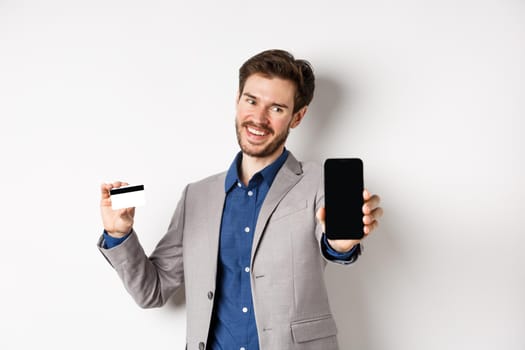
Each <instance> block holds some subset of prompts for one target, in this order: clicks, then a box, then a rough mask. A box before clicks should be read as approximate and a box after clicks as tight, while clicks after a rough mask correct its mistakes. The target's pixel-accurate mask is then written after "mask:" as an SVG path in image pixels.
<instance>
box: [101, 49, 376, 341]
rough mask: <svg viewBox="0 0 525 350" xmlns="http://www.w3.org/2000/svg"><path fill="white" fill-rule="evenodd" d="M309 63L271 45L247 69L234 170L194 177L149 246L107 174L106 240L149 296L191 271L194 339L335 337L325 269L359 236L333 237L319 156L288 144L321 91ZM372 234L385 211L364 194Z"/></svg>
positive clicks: (144, 302)
mask: <svg viewBox="0 0 525 350" xmlns="http://www.w3.org/2000/svg"><path fill="white" fill-rule="evenodd" d="M314 84H315V83H314V75H313V71H312V68H311V66H310V64H309V63H308V62H306V61H304V60H296V59H295V58H294V57H293V56H292V55H291V54H290V53H288V52H286V51H281V50H269V51H264V52H262V53H260V54H258V55H256V56H254V57H252V58H250V59H249V60H248V61H246V62H245V63H244V64H243V66H242V67H241V68H240V71H239V92H238V99H237V108H236V109H237V111H236V118H235V127H236V131H237V139H238V143H239V146H240V148H241V151H240V152H239V154H238V155H237V157H236V158H235V160H234V161H233V163H232V165H231V166H230V168H229V170H228V171H227V172H224V173H221V174H217V175H214V176H211V177H208V178H206V179H204V180H201V181H198V182H196V183H192V184H189V185H188V186H186V188H185V189H184V192H183V194H182V198H181V199H180V201H179V203H178V205H177V208H176V210H175V213H174V215H173V218H172V220H171V223H170V226H169V228H168V232H167V233H166V235H165V236H164V237H163V238H162V239H161V241H160V242H159V244H158V245H157V247H156V248H155V251H154V252H153V253H152V254H151V256H150V257H149V258H148V257H147V256H146V255H145V254H144V251H143V249H142V247H141V246H140V243H139V241H138V238H137V237H138V236H137V234H136V233H135V231H134V230H133V216H134V208H128V209H121V210H116V211H114V210H112V209H111V199H110V196H109V191H110V190H111V189H112V188H118V187H120V186H122V185H125V183H122V182H116V183H113V184H103V185H102V186H101V190H102V200H101V210H102V220H103V224H104V229H105V232H104V234H103V237H102V238H101V240H100V241H99V247H100V250H101V251H102V253H103V254H104V255H105V256H106V258H107V259H108V260H109V262H110V263H111V264H112V265H113V267H114V268H115V269H116V271H117V272H118V274H119V276H120V277H121V279H122V280H123V282H124V285H125V286H126V288H127V290H128V291H129V292H130V294H131V295H132V296H133V298H134V299H135V301H136V302H137V303H138V304H139V305H140V306H142V307H156V306H161V305H163V304H164V303H165V302H166V301H167V300H168V298H169V297H170V296H171V295H172V294H173V293H174V292H175V291H176V290H177V289H178V288H179V287H180V286H181V285H182V283H183V282H184V285H185V288H186V309H187V336H186V341H187V344H186V347H187V349H199V350H203V349H213V350H216V349H222V350H232V349H240V350H254V349H263V350H269V349H272V350H276V349H277V350H280V349H301V350H307V349H316V350H318V349H323V350H330V349H337V339H336V333H337V330H336V326H335V322H334V320H333V317H332V315H331V311H330V307H329V304H328V297H327V293H326V288H325V284H324V279H323V271H324V267H325V265H326V261H327V260H328V261H334V262H338V263H343V264H349V263H351V262H353V261H355V260H356V259H357V257H358V255H359V254H360V244H359V243H360V242H359V241H358V240H328V239H326V237H325V235H324V234H323V231H324V217H325V212H324V208H323V207H322V206H323V198H324V196H323V180H322V171H321V168H320V167H319V166H317V165H314V164H311V163H301V162H299V161H297V160H296V159H295V158H294V156H293V155H292V154H291V153H290V152H289V151H288V150H286V149H285V141H286V138H287V136H288V133H289V131H290V129H291V128H295V127H297V126H298V125H299V124H300V123H301V121H302V120H303V118H304V116H305V113H306V110H307V108H308V104H309V103H310V101H311V100H312V97H313V92H314ZM363 196H364V200H365V204H364V206H363V221H364V223H365V226H364V227H365V228H364V231H365V236H366V235H367V234H369V233H370V232H372V231H373V230H374V228H375V227H376V226H377V219H378V218H379V217H380V216H381V215H382V209H381V208H380V207H378V205H379V197H378V196H375V195H374V196H372V195H370V194H369V193H368V192H367V191H365V192H364V194H363Z"/></svg>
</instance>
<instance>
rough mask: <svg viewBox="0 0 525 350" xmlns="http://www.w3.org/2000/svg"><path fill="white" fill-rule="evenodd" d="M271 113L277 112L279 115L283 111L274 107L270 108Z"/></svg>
mask: <svg viewBox="0 0 525 350" xmlns="http://www.w3.org/2000/svg"><path fill="white" fill-rule="evenodd" d="M272 111H273V112H277V113H281V112H282V111H283V109H282V108H281V107H277V106H274V107H272Z"/></svg>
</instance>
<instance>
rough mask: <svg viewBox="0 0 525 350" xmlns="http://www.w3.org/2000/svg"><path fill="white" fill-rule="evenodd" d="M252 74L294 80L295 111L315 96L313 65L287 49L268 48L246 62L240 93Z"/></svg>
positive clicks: (240, 79)
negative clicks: (294, 55)
mask: <svg viewBox="0 0 525 350" xmlns="http://www.w3.org/2000/svg"><path fill="white" fill-rule="evenodd" d="M252 74H262V75H265V76H268V77H272V78H273V77H277V78H281V79H286V80H291V81H292V82H294V83H295V86H296V88H297V91H296V92H295V98H294V109H293V112H294V113H296V112H297V111H299V110H300V109H301V108H303V107H304V106H308V104H310V102H311V101H312V98H313V97H314V89H315V77H314V72H313V69H312V66H311V65H310V63H309V62H308V61H306V60H296V59H295V58H294V57H293V55H292V54H291V53H289V52H287V51H284V50H266V51H263V52H261V53H259V54H257V55H255V56H253V57H251V58H250V59H248V60H247V61H246V62H244V64H243V65H242V66H241V68H239V94H241V93H242V91H243V89H244V84H245V83H246V79H248V77H249V76H251V75H252Z"/></svg>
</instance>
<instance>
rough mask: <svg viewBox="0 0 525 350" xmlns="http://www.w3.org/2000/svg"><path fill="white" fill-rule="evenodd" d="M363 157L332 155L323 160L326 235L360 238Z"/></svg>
mask: <svg viewBox="0 0 525 350" xmlns="http://www.w3.org/2000/svg"><path fill="white" fill-rule="evenodd" d="M363 187H364V184H363V161H362V160H361V159H359V158H332V159H327V160H326V161H325V163H324V196H325V208H326V217H325V223H326V232H325V233H326V237H327V238H329V239H361V238H363V236H364V231H363V229H364V224H363Z"/></svg>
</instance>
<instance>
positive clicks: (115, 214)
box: [100, 181, 135, 238]
mask: <svg viewBox="0 0 525 350" xmlns="http://www.w3.org/2000/svg"><path fill="white" fill-rule="evenodd" d="M127 185H128V184H127V183H126V182H120V181H117V182H114V183H112V184H102V185H101V186H100V189H101V192H102V198H101V200H100V211H101V213H102V224H103V225H104V229H105V230H106V232H107V233H108V234H109V235H110V236H111V237H114V238H121V237H124V236H125V235H127V234H128V233H130V232H131V228H132V227H133V217H134V216H135V208H125V209H118V210H113V208H111V197H110V192H109V191H110V190H111V189H112V188H119V187H122V186H127Z"/></svg>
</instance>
